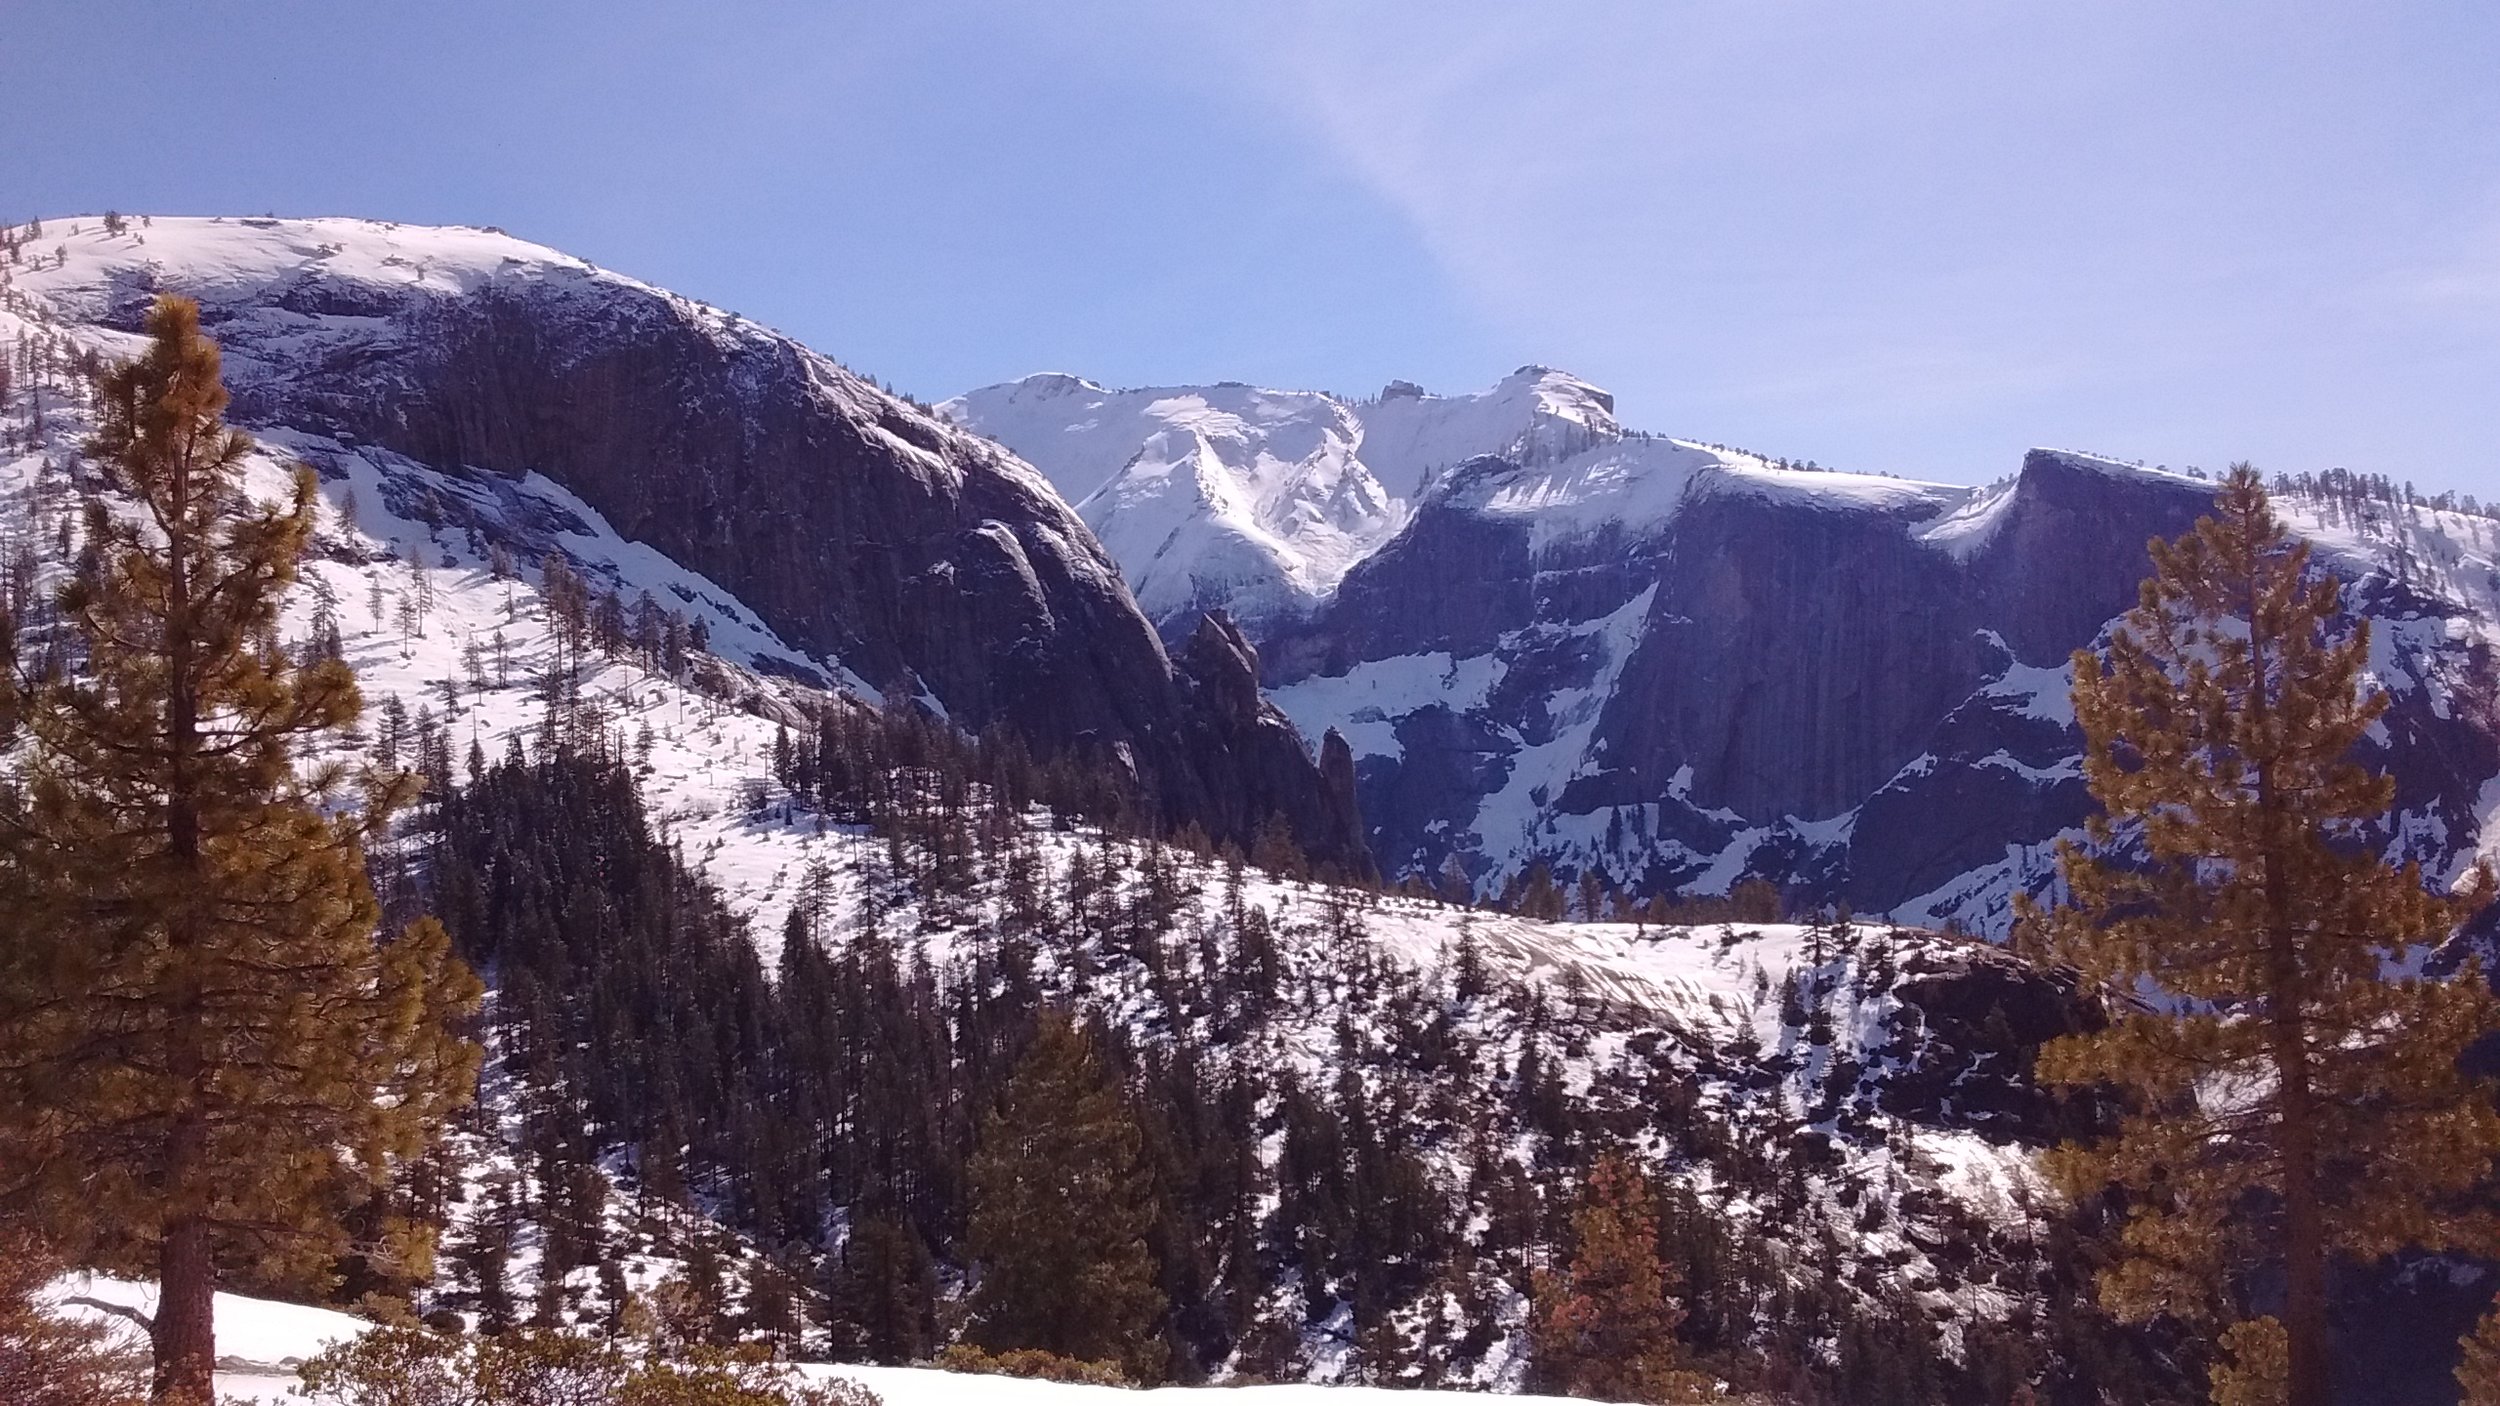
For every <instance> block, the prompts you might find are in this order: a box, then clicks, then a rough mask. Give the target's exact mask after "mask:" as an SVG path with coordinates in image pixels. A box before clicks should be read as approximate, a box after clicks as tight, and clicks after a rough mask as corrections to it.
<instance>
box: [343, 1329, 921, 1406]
mask: <svg viewBox="0 0 2500 1406" xmlns="http://www.w3.org/2000/svg"><path fill="white" fill-rule="evenodd" d="M302 1378H303V1394H304V1395H305V1396H306V1397H308V1398H310V1399H311V1400H312V1401H315V1402H318V1403H320V1404H321V1406H882V1403H881V1402H880V1401H879V1399H878V1397H877V1395H876V1393H875V1392H872V1391H870V1390H868V1389H867V1388H866V1387H863V1386H861V1385H860V1384H858V1383H857V1382H853V1381H847V1380H839V1379H837V1380H834V1381H828V1382H818V1383H807V1382H802V1381H800V1380H798V1378H797V1376H796V1375H795V1374H794V1373H793V1372H792V1371H791V1370H790V1368H789V1367H788V1366H787V1365H786V1364H783V1363H777V1362H773V1361H771V1360H769V1359H767V1358H766V1357H764V1356H763V1355H762V1354H760V1353H756V1352H752V1351H734V1350H720V1349H695V1350H692V1351H690V1352H687V1353H683V1354H680V1355H677V1356H664V1355H662V1354H660V1353H659V1352H657V1351H656V1350H652V1349H648V1348H637V1349H629V1348H627V1347H626V1346H625V1345H623V1344H621V1343H618V1342H616V1341H614V1340H611V1339H603V1338H590V1337H582V1336H578V1335H575V1334H572V1333H562V1332H550V1331H545V1330H540V1329H522V1330H518V1331H515V1332H510V1333H504V1334H500V1335H498V1336H495V1337H489V1338H481V1337H470V1336H467V1335H455V1334H448V1333H436V1332H431V1331H428V1330H426V1329H422V1328H376V1329H374V1330H373V1331H372V1332H369V1333H367V1334H365V1335H364V1336H363V1337H361V1338H358V1339H356V1340H355V1341H353V1342H347V1343H340V1344H337V1345H336V1346H334V1347H332V1348H330V1349H329V1350H328V1351H326V1352H324V1353H322V1354H321V1355H320V1356H319V1357H316V1358H314V1359H313V1360H312V1361H310V1362H307V1363H305V1364H304V1368H303V1371H302Z"/></svg>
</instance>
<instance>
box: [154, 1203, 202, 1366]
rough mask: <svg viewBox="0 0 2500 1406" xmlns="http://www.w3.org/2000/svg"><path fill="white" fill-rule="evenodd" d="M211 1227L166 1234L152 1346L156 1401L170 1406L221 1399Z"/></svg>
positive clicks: (181, 1227) (178, 1227) (182, 1225)
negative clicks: (218, 1389)
mask: <svg viewBox="0 0 2500 1406" xmlns="http://www.w3.org/2000/svg"><path fill="white" fill-rule="evenodd" d="M208 1240H209V1237H208V1227H207V1226H206V1225H205V1224H203V1223H201V1222H200V1221H197V1220H184V1221H179V1222H177V1223H175V1224H173V1225H170V1226H167V1227H166V1229H165V1238H164V1241H163V1243H162V1244H161V1245H160V1246H159V1247H158V1250H157V1267H156V1277H157V1284H158V1290H157V1301H156V1321H155V1322H154V1323H152V1324H150V1325H149V1328H148V1338H149V1346H150V1347H151V1348H152V1349H153V1350H154V1356H155V1359H156V1375H155V1380H154V1381H153V1383H152V1384H151V1385H150V1388H149V1396H150V1399H151V1400H154V1401H157V1402H160V1403H167V1406H209V1403H210V1402H212V1401H214V1400H215V1399H216V1391H217V1381H216V1371H217V1329H216V1318H215V1311H216V1293H217V1270H216V1265H215V1263H214V1262H213V1261H212V1259H211V1258H210V1255H209V1243H208Z"/></svg>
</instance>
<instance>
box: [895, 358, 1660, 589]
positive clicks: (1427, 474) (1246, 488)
mask: <svg viewBox="0 0 2500 1406" xmlns="http://www.w3.org/2000/svg"><path fill="white" fill-rule="evenodd" d="M937 409H938V413H939V414H941V415H943V416H945V417H946V418H948V419H950V420H952V421H954V422H955V423H957V424H960V425H963V426H965V427H967V428H970V429H973V430H976V431H978V432H980V433H981V434H984V435H987V436H989V437H990V438H992V439H995V440H997V441H999V442H1000V443H1002V444H1005V445H1006V446H1008V447H1009V448H1011V449H1013V450H1014V451H1015V452H1016V453H1018V454H1020V455H1023V456H1024V457H1025V458H1026V459H1028V460H1029V461H1031V462H1032V463H1033V464H1034V466H1035V467H1037V468H1039V469H1040V470H1041V471H1042V472H1043V474H1044V475H1046V476H1047V477H1048V478H1049V479H1050V481H1051V483H1052V484H1053V485H1054V486H1056V487H1057V488H1058V490H1059V492H1060V494H1061V495H1062V496H1064V497H1065V498H1066V499H1067V500H1068V501H1069V502H1070V503H1072V504H1075V505H1076V510H1077V512H1078V514H1079V515H1080V516H1082V517H1083V518H1084V519H1085V522H1086V525H1087V526H1089V527H1091V528H1093V529H1094V532H1095V534H1096V535H1097V536H1099V537H1100V538H1101V539H1102V541H1103V544H1104V545H1105V546H1106V547H1107V548H1108V549H1109V550H1110V552H1111V555H1112V557H1113V559H1114V560H1115V561H1117V562H1118V563H1119V564H1120V570H1121V572H1122V573H1123V574H1124V575H1125V576H1126V577H1127V578H1128V581H1129V583H1130V585H1131V587H1132V588H1133V589H1135V590H1136V592H1137V598H1138V603H1139V604H1140V605H1141V606H1143V607H1144V608H1145V610H1146V612H1147V614H1148V615H1150V616H1151V617H1153V618H1154V620H1155V622H1156V624H1157V625H1158V626H1159V627H1160V628H1161V629H1162V630H1163V631H1164V633H1165V634H1166V636H1167V637H1170V638H1174V639H1178V638H1181V637H1185V636H1186V635H1187V634H1188V633H1189V632H1190V631H1191V630H1193V629H1195V628H1196V626H1197V621H1198V617H1199V616H1200V615H1201V614H1203V613H1204V612H1206V611H1207V610H1210V609H1222V610H1225V611H1227V612H1229V613H1230V614H1231V615H1232V617H1233V618H1234V619H1235V620H1236V621H1239V622H1240V623H1241V624H1242V625H1243V627H1244V628H1245V629H1248V630H1249V631H1251V632H1252V633H1253V634H1254V635H1261V636H1263V635H1265V634H1268V633H1270V632H1272V631H1274V630H1276V629H1278V628H1281V627H1283V626H1285V625H1287V624H1289V623H1291V622H1293V621H1296V620H1298V619H1301V618H1303V617H1305V616H1307V615H1308V614H1310V612H1311V611H1312V610H1314V609H1315V608H1317V607H1318V606H1320V605H1321V604H1322V603H1324V602H1325V601H1326V600H1327V599H1328V598H1329V596H1330V595H1331V594H1332V593H1333V592H1334V591H1335V590H1336V587H1337V583H1338V582H1339V581H1340V580H1342V579H1343V578H1344V576H1345V573H1346V572H1347V571H1348V570H1349V569H1351V568H1352V567H1353V566H1354V564H1355V563H1357V562H1359V561H1361V560H1362V559H1363V558H1364V557H1366V556H1369V555H1370V554H1371V553H1373V552H1374V551H1377V550H1378V549H1379V548H1380V547H1381V546H1382V545H1384V544H1385V543H1387V542H1388V541H1389V540H1390V538H1391V537H1393V536H1394V535H1395V534H1396V533H1397V531H1398V530H1399V529H1400V528H1401V527H1403V526H1404V525H1405V524H1406V521H1407V519H1408V518H1409V517H1410V516H1411V515H1412V513H1413V510H1414V507H1415V504H1416V503H1417V501H1418V500H1419V499H1420V498H1421V497H1422V496H1423V495H1424V493H1425V491H1426V490H1427V489H1428V488H1430V487H1431V486H1432V485H1433V483H1434V482H1435V480H1436V479H1437V477H1438V476H1439V475H1440V474H1441V472H1442V471H1443V470H1445V469H1447V468H1450V467H1453V466H1455V465H1458V464H1461V463H1464V462H1466V461H1468V460H1470V459H1475V458H1479V457H1483V456H1486V455H1499V456H1502V457H1505V458H1509V459H1512V460H1514V461H1516V462H1519V463H1523V464H1535V465H1542V466H1550V467H1552V468H1554V469H1555V470H1556V472H1555V474H1554V476H1553V478H1552V479H1551V481H1548V482H1544V483H1541V484H1540V485H1538V486H1536V487H1535V488H1534V489H1530V490H1527V491H1526V492H1524V493H1514V494H1511V495H1508V496H1506V497H1504V499H1503V502H1502V504H1501V508H1500V510H1502V511H1508V512H1515V513H1542V514H1545V515H1546V516H1548V518H1549V520H1550V521H1551V522H1552V523H1553V524H1554V525H1555V526H1557V527H1561V526H1563V524H1564V522H1565V519H1567V518H1568V517H1569V516H1570V506H1569V505H1571V504H1579V505H1582V506H1583V510H1584V513H1600V512H1603V511H1605V508H1604V506H1599V505H1607V504H1617V500H1619V499H1621V498H1623V497H1624V496H1626V495H1630V496H1633V497H1641V498H1646V497H1647V496H1648V495H1651V494H1653V493H1655V492H1657V491H1658V490H1659V489H1660V487H1661V485H1668V487H1667V488H1666V492H1667V496H1668V499H1669V501H1670V502H1671V501H1672V491H1673V490H1672V487H1671V485H1672V484H1673V483H1675V482H1677V481H1678V479H1677V475H1678V473H1679V472H1680V471H1683V470H1689V468H1690V467H1691V466H1692V463H1691V462H1689V461H1692V460H1693V456H1694V455H1695V451H1694V450H1693V449H1692V448H1690V447H1686V446H1676V445H1660V444H1658V443H1657V442H1655V441H1649V440H1646V439H1643V438H1640V437H1637V436H1630V435H1627V434H1626V433H1625V432H1624V430H1623V428H1622V427H1621V426H1620V425H1618V424H1616V423H1615V420H1614V409H1613V399H1612V397H1610V396H1608V395H1607V394H1606V393H1605V392H1604V391H1601V390H1599V389H1597V388H1596V387H1594V386H1591V385H1589V384H1588V383H1586V382H1584V381H1580V380H1578V379H1575V378H1573V377H1570V376H1567V375H1564V374H1563V373H1561V372H1559V371H1552V370H1548V369H1547V368H1545V367H1541V366H1526V367H1522V368H1520V369H1519V370H1518V371H1516V372H1514V373H1513V374H1512V375H1510V376H1509V377H1508V378H1506V379H1504V380H1503V381H1502V383H1501V384H1500V385H1497V386H1495V387H1493V388H1492V389H1491V390H1489V391H1485V392H1483V393H1482V394H1478V395H1462V396H1434V395H1427V394H1425V393H1424V392H1423V391H1422V390H1420V389H1419V388H1417V387H1415V386H1412V385H1409V384H1406V383H1403V382H1400V383H1397V384H1394V385H1391V386H1390V387H1389V388H1388V389H1387V390H1385V391H1383V392H1382V393H1381V394H1380V395H1379V396H1378V397H1377V398H1375V399H1372V400H1367V401H1359V402H1358V401H1348V400H1344V399H1341V398H1339V397H1337V396H1333V395H1329V394H1326V393H1324V392H1319V391H1278V390H1263V389H1260V388H1258V387H1255V386H1247V385H1243V384H1241V383H1239V382H1226V383H1224V384H1221V385H1214V386H1183V387H1172V388H1162V389H1153V388H1150V389H1141V390H1116V391H1115V390H1107V389H1105V388H1104V387H1101V386H1098V385H1095V384H1094V383H1093V382H1091V381H1087V380H1082V379H1080V378H1078V377H1075V376H1068V375H1063V374H1058V373H1046V374H1042V375H1036V376H1028V377H1026V378H1024V379H1023V380H1020V381H1011V382H1008V383H1006V384H1003V385H996V386H986V387H983V388H982V389H980V390H976V391H971V392H968V393H966V394H964V395H960V396H957V397H956V398H955V399H953V400H950V401H947V402H945V403H943V404H941V405H940V406H938V407H937ZM1653 460H1656V461H1660V472H1657V473H1651V472H1648V469H1649V466H1650V464H1651V461H1653ZM1679 460H1683V461H1688V462H1684V463H1680V464H1679V463H1677V462H1674V461H1679ZM1538 495H1541V496H1538ZM1617 505H1618V506H1620V504H1617ZM1643 506H1645V507H1647V508H1650V509H1652V510H1655V509H1657V508H1658V507H1660V506H1661V505H1659V504H1655V503H1646V502H1645V503H1644V504H1643Z"/></svg>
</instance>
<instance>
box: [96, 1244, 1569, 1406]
mask: <svg viewBox="0 0 2500 1406" xmlns="http://www.w3.org/2000/svg"><path fill="white" fill-rule="evenodd" d="M52 1294H53V1297H54V1299H55V1300H56V1301H57V1302H59V1303H61V1304H62V1305H63V1306H64V1307H65V1308H66V1309H67V1311H69V1312H70V1313H72V1314H74V1315H76V1316H79V1317H84V1318H88V1319H91V1320H94V1321H98V1322H106V1323H117V1324H121V1325H123V1326H126V1327H130V1328H132V1329H134V1330H135V1329H136V1327H137V1324H138V1322H139V1320H140V1316H142V1315H145V1314H146V1313H148V1312H149V1311H150V1310H152V1309H153V1308H154V1307H155V1306H156V1286H155V1285H153V1284H145V1283H138V1282H134V1281H132V1280H128V1279H112V1278H107V1277H105V1276H103V1275H98V1274H68V1275H63V1276H62V1277H61V1278H60V1279H59V1280H57V1281H55V1282H54V1284H53V1286H52ZM371 1326H372V1325H371V1324H370V1323H367V1322H366V1321H365V1320H364V1319H361V1318H357V1317H354V1316H352V1315H349V1314H345V1313H338V1312H334V1311H332V1310H330V1309H326V1308H306V1307H304V1306H303V1305H301V1304H290V1303H274V1302H272V1301H270V1300H268V1299H253V1298H245V1297H244V1296H243V1295H241V1294H219V1295H218V1296H217V1361H218V1364H219V1367H220V1369H221V1370H220V1371H219V1372H218V1373H217V1390H218V1393H219V1396H220V1397H221V1399H223V1398H232V1399H236V1400H242V1401H256V1402H290V1401H291V1402H298V1403H300V1402H301V1401H302V1398H301V1397H298V1396H295V1395H293V1394H292V1391H293V1388H294V1386H295V1382H296V1378H295V1373H294V1370H293V1367H292V1364H294V1363H297V1362H301V1361H303V1360H304V1359H305V1358H308V1357H311V1356H312V1355H314V1354H315V1353H318V1352H320V1351H321V1350H322V1349H323V1348H325V1347H327V1346H329V1345H330V1344H332V1343H336V1342H339V1341H342V1340H344V1339H348V1338H353V1337H355V1336H356V1335H358V1334H360V1333H362V1332H364V1331H365V1330H366V1329H368V1328H370V1327H371ZM799 1370H800V1372H801V1373H802V1374H803V1375H805V1376H808V1377H811V1378H819V1377H832V1376H841V1377H848V1378H850V1379H851V1380H853V1381H856V1382H859V1383H861V1384H862V1385H864V1386H866V1387H868V1388H869V1389H870V1390H871V1391H874V1392H876V1393H877V1395H879V1396H881V1397H883V1398H884V1399H885V1402H886V1406H953V1403H956V1402H962V1401H979V1402H982V1403H984V1404H985V1406H1091V1404H1093V1403H1101V1402H1103V1400H1104V1398H1106V1397H1110V1398H1115V1399H1116V1400H1117V1401H1119V1402H1135V1401H1138V1400H1140V1399H1144V1398H1152V1399H1157V1400H1161V1401H1165V1402H1184V1401H1187V1400H1188V1399H1189V1398H1191V1397H1193V1396H1198V1395H1203V1394H1205V1393H1206V1392H1208V1391H1216V1390H1220V1391H1223V1392H1225V1393H1227V1400H1228V1401H1232V1402H1237V1403H1241V1406H1292V1404H1293V1403H1296V1402H1310V1401H1313V1400H1315V1399H1320V1398H1324V1399H1326V1400H1327V1401H1328V1402H1330V1403H1333V1406H1370V1400H1369V1399H1370V1398H1372V1397H1384V1398H1385V1397H1395V1398H1396V1399H1397V1401H1398V1402H1400V1403H1404V1406H1431V1403H1432V1400H1433V1399H1434V1398H1437V1397H1442V1396H1451V1397H1459V1396H1473V1397H1474V1398H1475V1399H1477V1400H1481V1399H1482V1397H1481V1394H1480V1393H1463V1392H1441V1391H1403V1390H1394V1389H1391V1388H1387V1387H1331V1386H1310V1385H1302V1384H1295V1385H1287V1386H1257V1387H1221V1388H1209V1387H1158V1388H1155V1389H1153V1390H1151V1391H1144V1392H1137V1391H1128V1390H1124V1389H1121V1388H1118V1387H1099V1386H1075V1385H1070V1384H1068V1383H1064V1382H1037V1381H1026V1380H1024V1379H1022V1378H1018V1377H991V1376H973V1375H968V1374H965V1373H961V1372H941V1371H938V1370H936V1369H935V1368H931V1367H854V1366H838V1367H837V1366H817V1365H813V1364H810V1365H807V1366H803V1367H801V1368H800V1369H799ZM1504 1399H1505V1400H1506V1401H1512V1402H1518V1403H1521V1406H1539V1403H1544V1402H1558V1401H1565V1400H1571V1399H1573V1398H1568V1397H1556V1396H1513V1397H1506V1398H1504Z"/></svg>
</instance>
